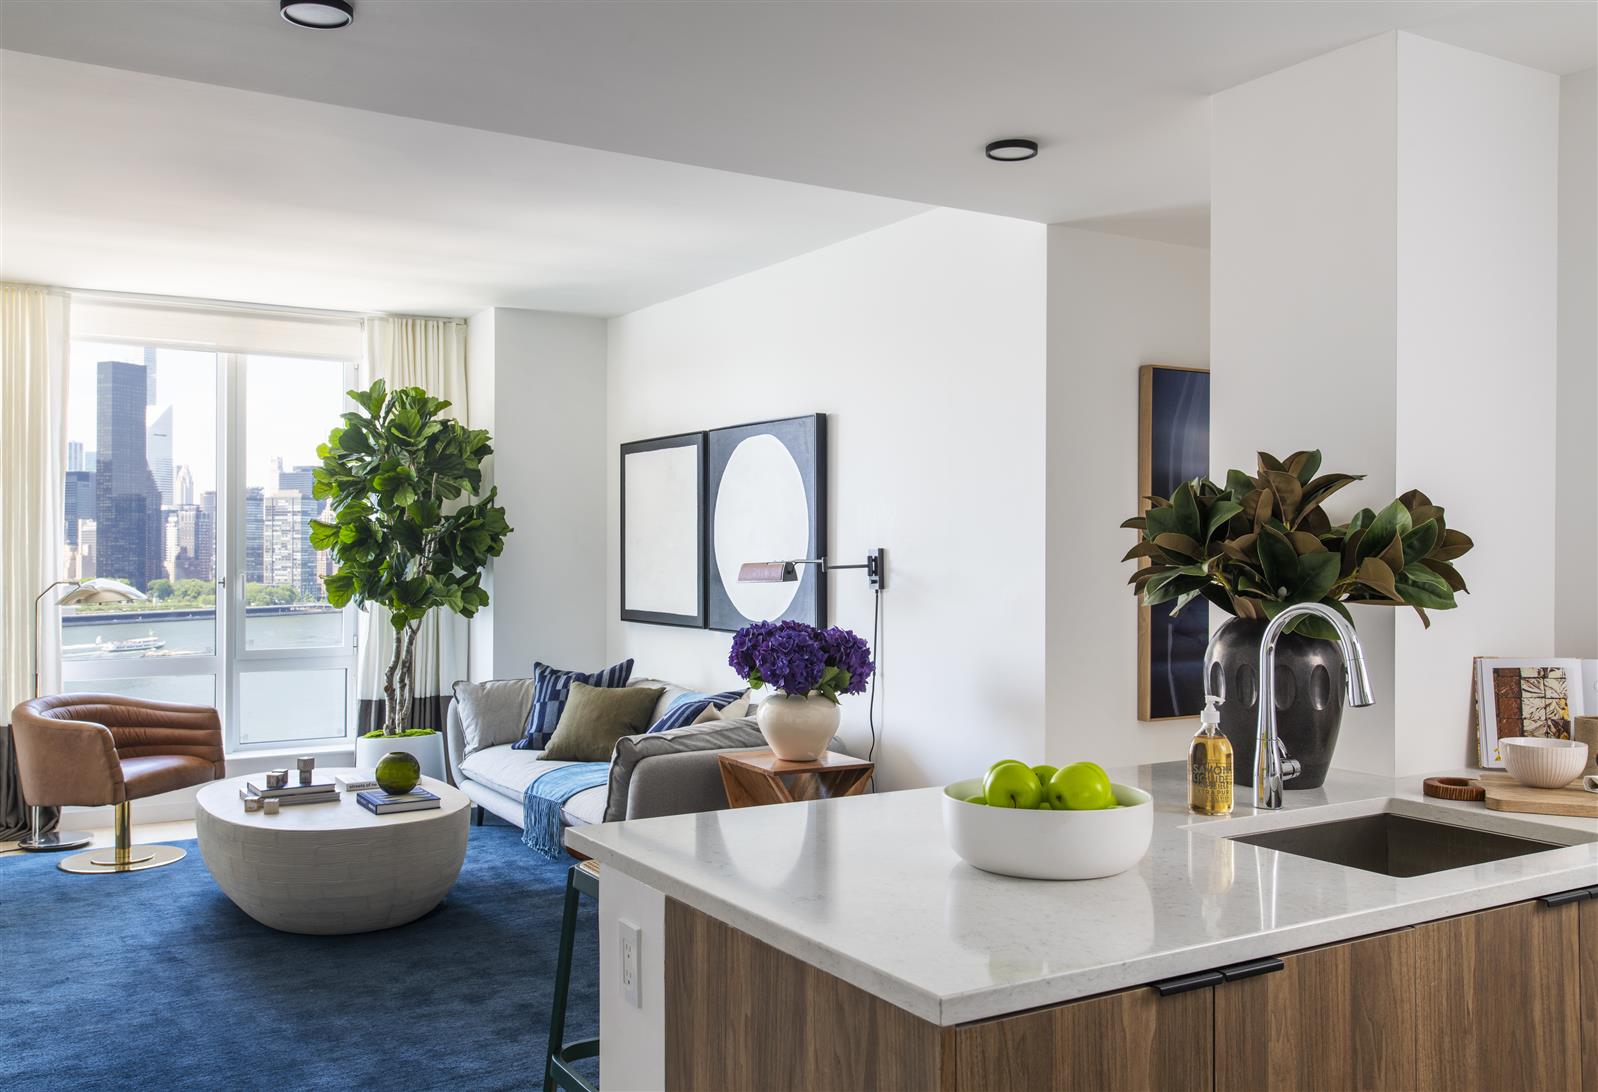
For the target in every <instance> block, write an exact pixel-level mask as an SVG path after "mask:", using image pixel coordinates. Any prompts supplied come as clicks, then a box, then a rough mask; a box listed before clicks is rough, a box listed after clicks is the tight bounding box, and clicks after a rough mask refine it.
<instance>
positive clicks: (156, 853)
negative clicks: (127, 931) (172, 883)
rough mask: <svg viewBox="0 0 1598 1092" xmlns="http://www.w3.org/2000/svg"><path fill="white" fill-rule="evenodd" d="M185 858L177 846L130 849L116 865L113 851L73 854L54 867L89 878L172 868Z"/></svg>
mask: <svg viewBox="0 0 1598 1092" xmlns="http://www.w3.org/2000/svg"><path fill="white" fill-rule="evenodd" d="M186 855H187V851H186V850H183V849H180V848H178V847H177V846H133V847H131V848H130V849H129V850H128V852H127V853H126V854H125V856H124V859H122V860H120V861H119V860H118V856H117V851H116V850H115V849H91V850H89V852H87V853H74V854H73V855H72V856H70V857H68V858H66V859H65V860H63V861H62V862H61V863H60V864H58V865H57V866H56V867H57V868H59V869H61V871H63V872H76V873H77V874H79V875H89V876H96V875H100V874H101V873H106V872H143V871H144V870H145V869H148V868H162V867H164V866H166V865H169V864H176V863H177V862H178V861H181V860H182V859H183V858H184V857H185V856H186Z"/></svg>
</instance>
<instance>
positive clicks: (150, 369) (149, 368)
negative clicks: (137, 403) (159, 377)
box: [144, 345, 155, 406]
mask: <svg viewBox="0 0 1598 1092" xmlns="http://www.w3.org/2000/svg"><path fill="white" fill-rule="evenodd" d="M144 375H145V385H144V404H145V405H146V406H153V405H155V350H154V349H152V348H150V347H149V346H148V345H146V346H145V347H144Z"/></svg>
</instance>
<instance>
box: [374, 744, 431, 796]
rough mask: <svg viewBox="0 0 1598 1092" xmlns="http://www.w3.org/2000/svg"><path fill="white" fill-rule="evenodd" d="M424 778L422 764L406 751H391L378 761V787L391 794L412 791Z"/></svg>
mask: <svg viewBox="0 0 1598 1092" xmlns="http://www.w3.org/2000/svg"><path fill="white" fill-rule="evenodd" d="M421 779H422V764H421V763H420V762H418V761H416V756H415V755H413V754H407V753H406V752H404V751H390V752H389V753H388V754H386V755H384V756H383V757H382V758H380V759H378V761H377V787H378V788H380V789H382V790H383V791H384V792H386V793H388V794H389V795H390V796H400V795H403V794H405V793H408V792H410V791H411V790H412V789H414V788H415V787H416V783H417V782H418V781H420V780H421Z"/></svg>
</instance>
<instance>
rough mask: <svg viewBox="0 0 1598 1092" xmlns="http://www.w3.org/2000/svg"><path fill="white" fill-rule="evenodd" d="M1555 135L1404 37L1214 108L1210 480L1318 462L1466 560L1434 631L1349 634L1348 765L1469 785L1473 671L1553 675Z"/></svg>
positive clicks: (1542, 114)
mask: <svg viewBox="0 0 1598 1092" xmlns="http://www.w3.org/2000/svg"><path fill="white" fill-rule="evenodd" d="M1557 123H1558V80H1557V79H1556V78H1555V77H1553V76H1550V75H1548V74H1546V73H1542V72H1537V71H1534V70H1531V69H1527V68H1523V67H1521V66H1517V65H1513V64H1510V63H1508V62H1504V61H1499V60H1495V59H1492V58H1489V57H1485V56H1482V55H1479V54H1474V53H1470V52H1468V51H1466V50H1462V49H1458V48H1455V47H1452V46H1445V45H1441V44H1438V43H1435V42H1432V41H1429V40H1425V39H1420V38H1415V37H1413V36H1410V35H1405V34H1389V35H1383V36H1381V37H1379V38H1375V39H1372V40H1369V41H1366V42H1360V43H1357V44H1355V45H1352V46H1348V47H1346V48H1344V49H1340V50H1337V51H1336V52H1333V53H1330V54H1327V55H1325V56H1323V57H1318V58H1315V59H1314V60H1311V61H1307V62H1305V63H1303V64H1300V65H1296V66H1294V67H1293V68H1290V69H1286V70H1284V71H1282V72H1278V73H1275V74H1273V75H1270V76H1267V77H1264V78H1262V79H1259V80H1255V81H1253V82H1251V83H1248V84H1244V85H1242V86H1240V87H1237V88H1233V89H1231V90H1229V91H1225V92H1223V93H1221V94H1219V95H1217V96H1216V98H1215V126H1214V161H1213V173H1212V201H1213V214H1212V215H1213V219H1212V226H1211V233H1212V241H1211V248H1212V251H1211V252H1212V265H1211V275H1212V311H1211V329H1212V342H1211V345H1212V355H1213V365H1212V366H1213V369H1214V380H1213V386H1212V411H1211V416H1212V431H1211V437H1212V440H1211V451H1212V465H1213V467H1215V468H1216V469H1217V470H1218V471H1219V470H1222V469H1224V468H1225V467H1227V466H1233V465H1236V466H1245V467H1251V466H1252V461H1253V458H1254V452H1255V451H1256V450H1267V451H1271V452H1273V453H1276V454H1287V453H1288V452H1290V451H1292V450H1294V449H1296V448H1304V447H1318V448H1320V449H1321V450H1322V451H1323V452H1324V453H1325V466H1326V468H1327V469H1329V470H1339V471H1348V472H1353V473H1363V474H1365V475H1366V479H1365V480H1364V481H1363V482H1360V483H1359V484H1358V485H1357V486H1356V487H1354V488H1351V489H1349V490H1347V491H1345V493H1344V494H1342V495H1341V496H1340V497H1339V498H1338V502H1337V503H1335V504H1334V505H1332V506H1330V507H1331V509H1332V515H1333V516H1334V518H1335V517H1344V516H1347V515H1348V514H1350V513H1351V512H1352V510H1353V509H1354V508H1356V507H1360V506H1370V507H1377V506H1379V505H1381V504H1383V503H1386V502H1387V501H1389V500H1391V499H1392V498H1393V497H1394V496H1396V495H1397V494H1399V493H1401V492H1403V491H1405V490H1407V489H1411V488H1420V489H1423V490H1424V491H1426V492H1427V493H1428V494H1430V495H1431V497H1432V499H1433V500H1434V501H1435V502H1437V503H1439V504H1441V505H1443V506H1444V507H1445V508H1446V509H1447V510H1448V517H1449V523H1450V525H1451V526H1457V527H1459V528H1460V529H1461V530H1464V531H1466V532H1467V533H1469V534H1470V535H1472V536H1473V537H1474V538H1475V540H1476V542H1477V549H1476V551H1475V552H1474V553H1472V554H1470V555H1467V556H1466V557H1465V558H1464V559H1463V560H1462V561H1461V564H1460V569H1461V571H1462V572H1463V573H1464V575H1465V577H1466V579H1467V580H1468V581H1469V582H1470V585H1471V589H1472V592H1473V593H1474V594H1473V595H1467V596H1463V597H1461V606H1460V608H1459V609H1458V610H1456V611H1453V612H1434V614H1433V619H1434V624H1433V626H1432V629H1431V631H1430V632H1426V633H1423V632H1422V631H1421V625H1420V622H1419V620H1418V619H1417V618H1416V617H1415V616H1414V614H1413V612H1410V611H1408V610H1407V609H1406V610H1403V611H1400V612H1397V613H1396V615H1395V614H1394V613H1393V612H1390V611H1387V610H1386V609H1385V608H1364V609H1359V610H1356V612H1355V617H1356V623H1357V625H1358V627H1359V630H1360V635H1361V637H1362V639H1363V641H1364V643H1365V646H1366V649H1367V653H1368V656H1369V660H1370V663H1371V667H1372V668H1373V671H1374V676H1375V680H1376V684H1377V685H1376V691H1377V704H1376V705H1375V706H1374V707H1373V708H1371V709H1367V710H1352V711H1349V712H1348V713H1346V714H1345V717H1344V728H1343V736H1342V741H1341V742H1340V744H1339V747H1338V752H1337V764H1338V765H1339V766H1342V767H1345V768H1351V769H1362V770H1368V771H1372V772H1376V773H1398V774H1408V773H1413V772H1417V771H1420V770H1426V769H1434V768H1439V767H1444V766H1457V765H1459V764H1461V763H1462V762H1464V761H1465V759H1466V758H1467V755H1468V742H1469V736H1468V731H1467V725H1466V720H1467V713H1468V704H1469V684H1470V659H1471V656H1472V655H1481V654H1493V653H1498V654H1504V655H1513V654H1524V655H1539V654H1545V653H1547V652H1549V651H1551V643H1552V636H1553V580H1552V572H1553V549H1554V538H1553V513H1554V505H1553V484H1552V475H1551V473H1550V472H1549V468H1550V467H1551V465H1552V461H1553V443H1554V441H1553V430H1554V401H1553V389H1554V369H1555V353H1554V299H1555V282H1554V275H1555V261H1556V254H1555V193H1556V191H1555V171H1556V168H1557V140H1556V137H1557ZM1512 512H1518V513H1523V517H1516V516H1513V515H1511V514H1510V513H1512ZM1395 726H1396V728H1395Z"/></svg>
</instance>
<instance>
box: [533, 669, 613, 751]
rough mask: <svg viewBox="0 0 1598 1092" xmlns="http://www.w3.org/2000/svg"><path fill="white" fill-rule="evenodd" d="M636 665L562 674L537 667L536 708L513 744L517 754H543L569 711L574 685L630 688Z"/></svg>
mask: <svg viewBox="0 0 1598 1092" xmlns="http://www.w3.org/2000/svg"><path fill="white" fill-rule="evenodd" d="M632 675H633V662H632V661H631V660H623V661H622V662H621V663H619V664H611V665H610V666H609V667H607V668H605V669H604V670H603V671H595V672H594V673H592V674H584V673H583V672H581V671H562V670H561V669H560V668H558V667H550V666H549V665H548V664H543V663H535V664H533V708H532V710H531V711H530V712H529V713H528V714H527V727H526V728H524V729H523V730H522V738H521V739H519V740H517V741H516V742H515V743H512V744H511V750H513V751H542V750H543V749H544V747H545V746H546V745H547V744H548V743H549V737H550V736H552V735H554V734H555V726H556V725H557V724H559V723H560V715H561V713H563V712H565V710H566V699H567V698H568V697H569V696H570V695H571V689H572V683H574V682H580V683H584V684H586V685H588V686H601V687H612V688H613V687H618V686H626V685H627V680H628V679H630V678H632Z"/></svg>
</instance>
